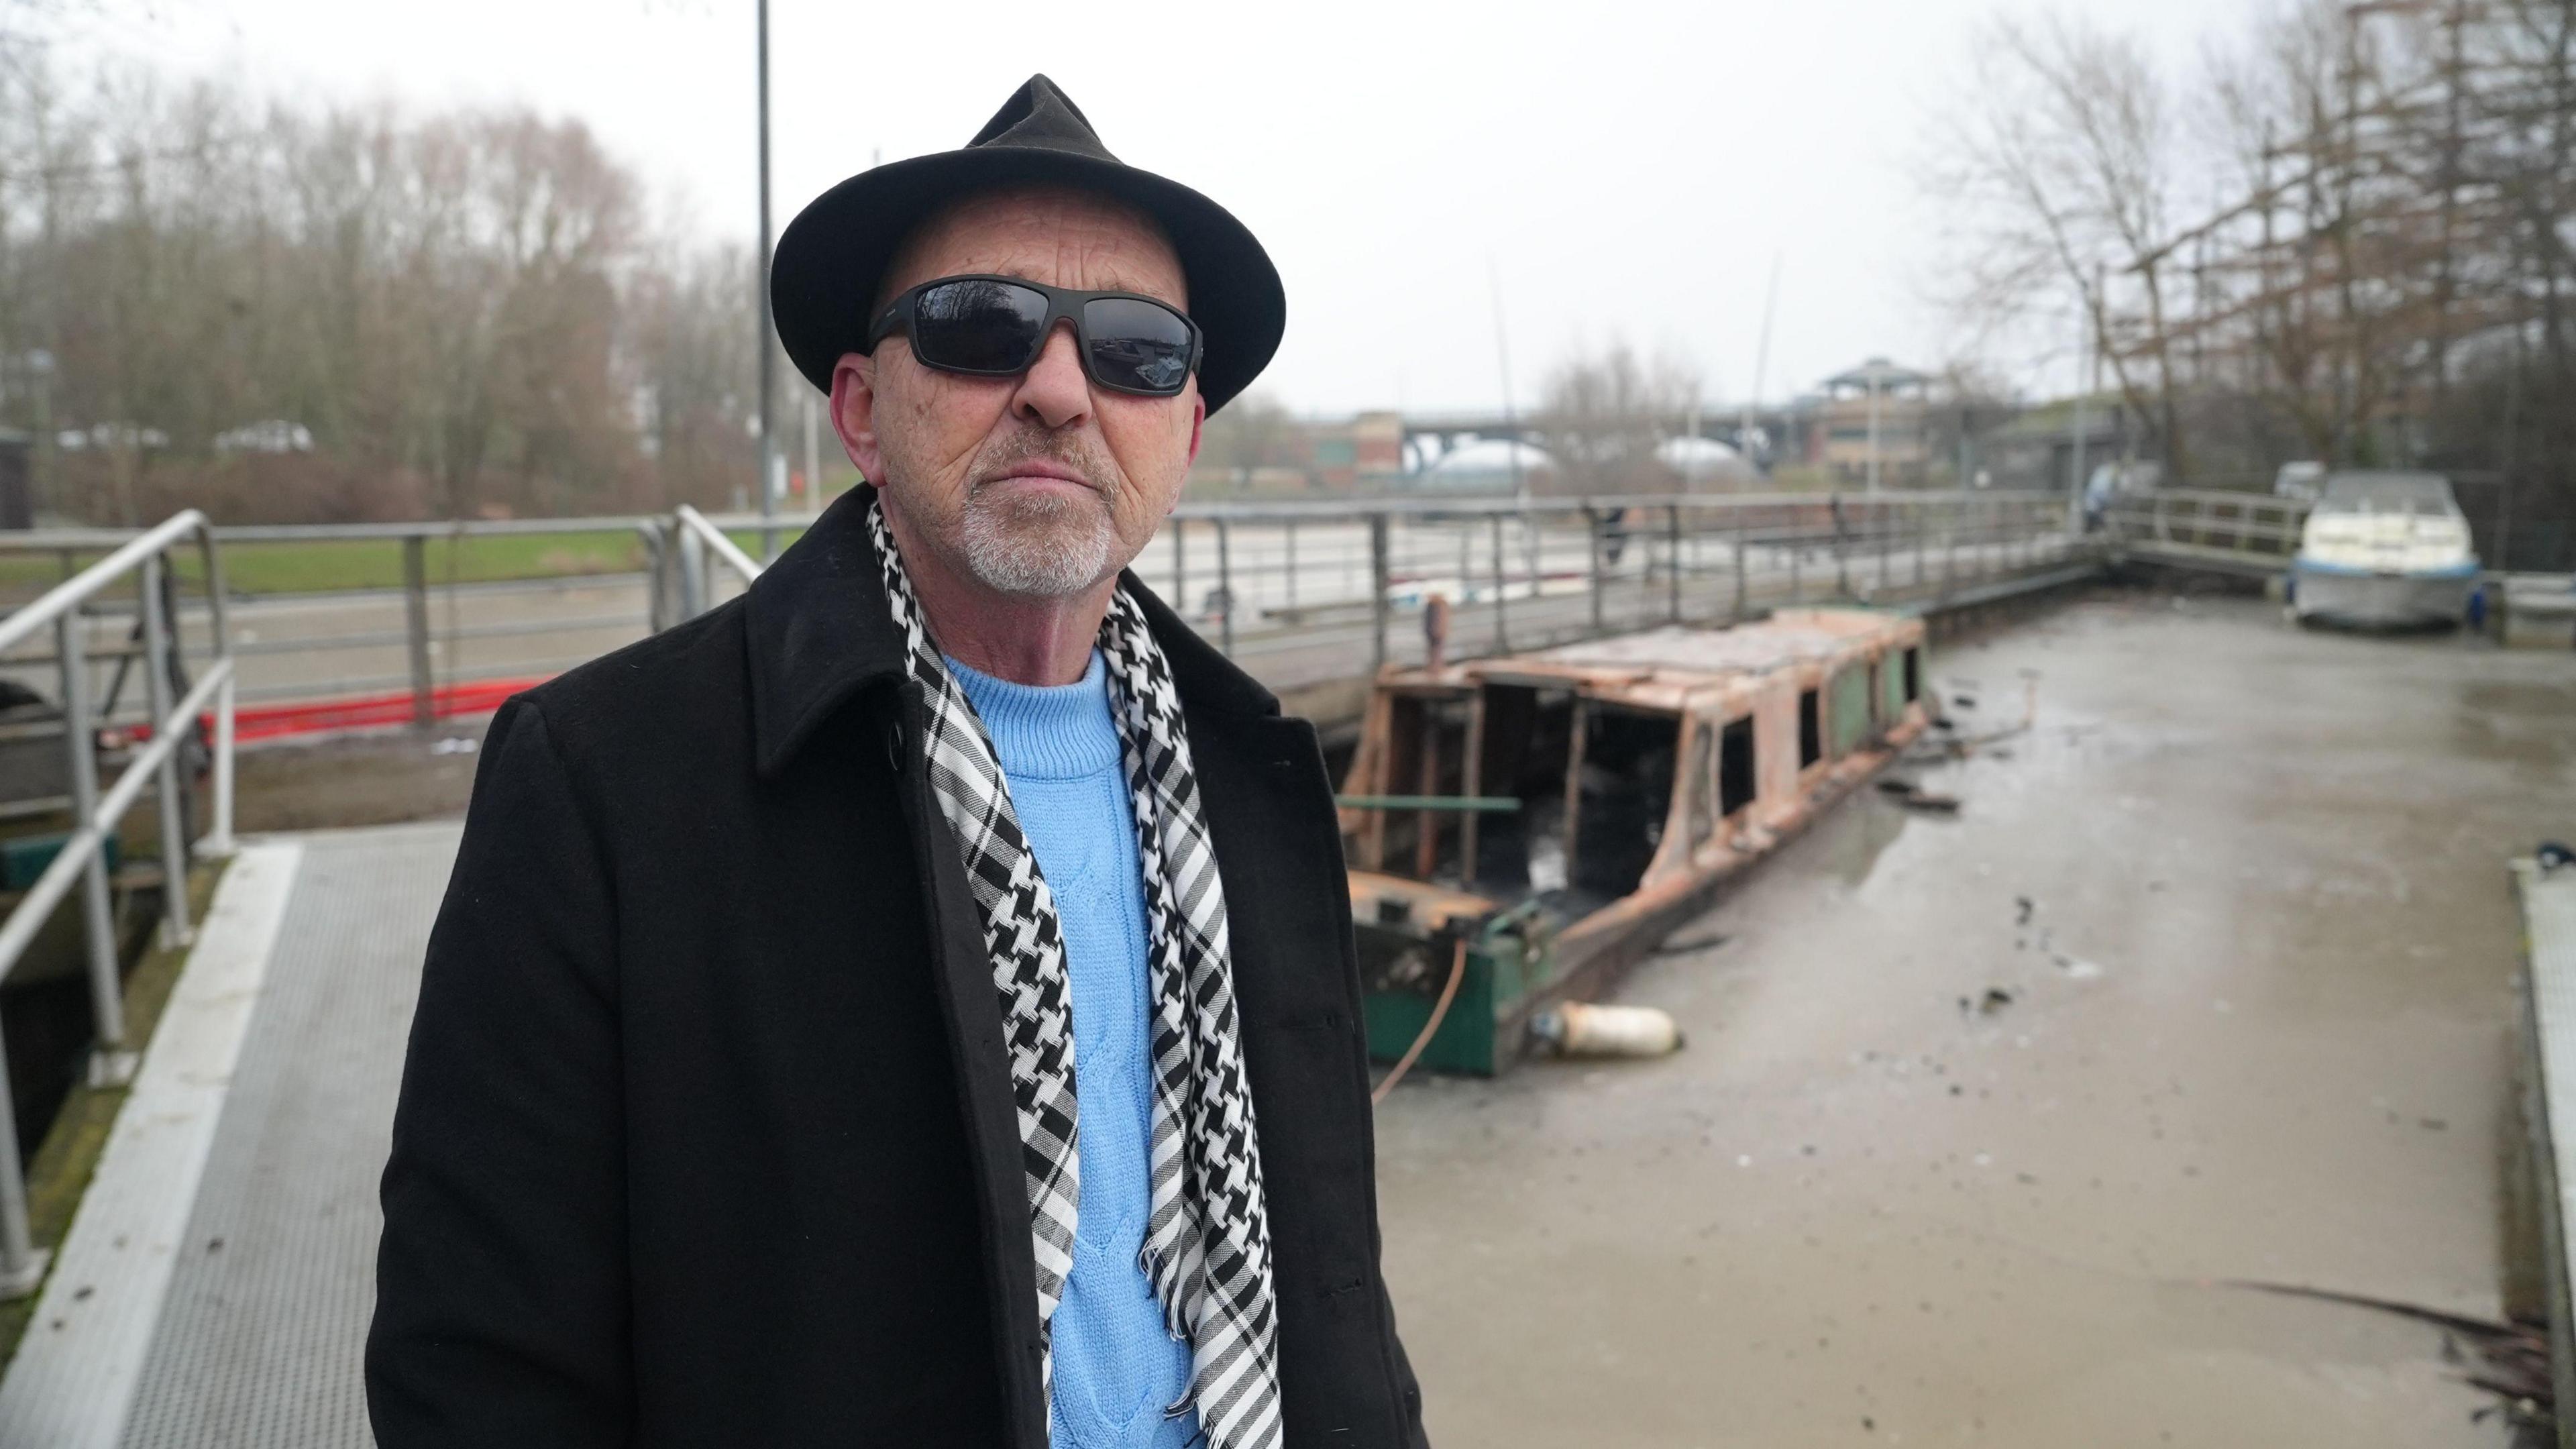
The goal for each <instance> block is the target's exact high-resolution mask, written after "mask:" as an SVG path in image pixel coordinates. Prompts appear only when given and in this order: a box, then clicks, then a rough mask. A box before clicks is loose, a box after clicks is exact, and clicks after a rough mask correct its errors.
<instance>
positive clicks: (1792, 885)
mask: <svg viewBox="0 0 2576 1449" xmlns="http://www.w3.org/2000/svg"><path fill="white" fill-rule="evenodd" d="M2025 671H2031V672H2035V673H2036V675H2037V677H2038V702H2039V703H2038V711H2037V723H2036V726H2035V728H2033V729H2032V730H2031V731H2029V732H2028V733H2026V734H2023V735H2021V736H2018V737H2016V738H2013V739H2010V740H2007V741H2004V742H2002V743H2000V744H1999V745H1997V746H1995V747H1993V748H1991V749H1989V750H1987V751H1984V752H1981V753H1979V754H1977V755H1975V756H1974V757H1972V758H1970V759H1969V760H1967V761H1965V762H1958V763H1950V764H1944V765H1939V766H1936V767H1930V768H1921V769H1916V770H1912V771H1909V772H1908V773H1911V774H1913V775H1915V776H1916V777H1918V778H1920V779H1921V780H1922V781H1923V783H1924V784H1925V786H1926V787H1927V788H1930V789H1933V790H1937V791H1941V792H1945V793H1950V794H1955V795H1957V796H1959V797H1961V798H1962V799H1963V801H1964V802H1965V803H1964V808H1963V810H1962V811H1961V813H1960V814H1958V815H1957V816H1956V817H1937V816H1929V815H1921V814H1911V813H1908V812H1906V811H1905V810H1903V809H1902V808H1900V807H1899V806H1897V805H1896V804H1894V803H1893V802H1892V801H1890V800H1888V799H1886V798H1884V797H1881V796H1879V795H1878V794H1876V793H1875V792H1872V793H1871V794H1869V795H1867V796H1865V797H1863V798H1859V799H1855V800H1854V801H1852V802H1850V803H1849V804H1848V805H1846V806H1844V807H1842V808H1839V809H1837V810H1836V811H1834V812H1832V814H1831V815H1830V816H1829V817H1828V818H1827V819H1826V820H1824V821H1823V822H1821V823H1820V825H1819V826H1818V828H1816V829H1815V830H1814V831H1812V832H1811V833H1810V834H1808V835H1806V836H1805V837H1803V838H1801V839H1799V840H1797V841H1795V842H1792V843H1791V844H1790V845H1789V846H1787V847H1786V848H1784V849H1783V850H1782V851H1781V852H1780V854H1779V855H1778V856H1777V857H1775V858H1773V859H1772V860H1770V861H1768V862H1766V863H1764V864H1763V865H1761V866H1760V867H1758V868H1757V869H1756V871H1755V872H1754V873H1753V874H1751V875H1750V876H1749V877H1747V878H1746V879H1745V880H1744V881H1742V882H1741V883H1739V884H1738V885H1737V886H1736V887H1735V888H1734V889H1733V890H1731V891H1730V892H1729V893H1728V895H1727V896H1726V898H1724V899H1723V900H1722V901H1721V902H1720V904H1719V905H1718V906H1717V908H1716V909H1715V910H1714V911H1712V912H1711V913H1710V914H1709V915H1708V916H1707V917H1706V918H1704V919H1703V920H1701V921H1699V922H1697V923H1696V924H1694V925H1691V926H1687V927H1684V928H1683V929H1682V930H1681V931H1679V932H1677V933H1676V935H1675V936H1674V938H1673V945H1674V947H1675V948H1678V949H1673V950H1670V951H1669V952H1668V954H1666V955H1664V956H1662V957H1659V958H1657V959H1656V960H1654V961H1651V962H1649V963H1648V964H1646V965H1645V966H1643V967H1641V968H1640V969H1639V970H1638V971H1637V972H1636V974H1634V975H1633V976H1632V977H1631V978H1630V979H1629V981H1628V983H1627V985H1626V986H1625V988H1624V989H1623V990H1622V991H1621V992H1620V993H1619V996H1618V998H1617V999H1620V1000H1623V1001H1629V1002H1638V1003H1645V1004H1650V1005H1654V1006H1659V1007H1663V1008H1665V1009H1667V1010H1669V1011H1671V1012H1672V1013H1673V1014H1674V1015H1675V1016H1676V1017H1677V1018H1678V1019H1679V1021H1680V1023H1681V1025H1682V1027H1683V1028H1684V1030H1685V1031H1686V1032H1687V1033H1688V1035H1689V1045H1688V1048H1687V1049H1686V1050H1685V1051H1683V1052H1682V1053H1680V1054H1679V1055H1677V1056H1674V1057H1670V1058H1665V1059H1662V1060H1658V1061H1650V1062H1612V1063H1549V1064H1543V1065H1539V1066H1535V1067H1531V1068H1526V1069H1523V1070H1522V1071H1520V1072H1519V1073H1518V1074H1517V1075H1514V1076H1511V1077H1508V1078H1505V1079H1502V1080H1500V1081H1494V1082H1481V1081H1463V1080H1425V1081H1420V1082H1415V1083H1408V1084H1406V1085H1405V1086H1404V1087H1402V1088H1401V1089H1400V1090H1399V1091H1398V1092H1397V1093H1396V1094H1395V1096H1394V1097H1393V1098H1392V1099H1391V1100H1390V1101H1389V1102H1388V1103H1387V1104H1386V1105H1385V1106H1384V1107H1382V1108H1381V1109H1380V1111H1379V1115H1378V1155H1379V1170H1380V1189H1379V1190H1380V1199H1381V1204H1382V1211H1383V1216H1384V1231H1385V1240H1386V1263H1387V1273H1388V1277H1389V1280H1390V1283H1391V1286H1392V1288H1393V1290H1394V1293H1395V1298H1396V1304H1397V1308H1398V1311H1399V1314H1400V1317H1401V1325H1402V1329H1403V1334H1404V1338H1405V1342H1406V1344H1407V1346H1408V1349H1409V1350H1410V1352H1411V1355H1412V1358H1413V1361H1414V1364H1415V1367H1416V1369H1417V1370H1418V1371H1419V1373H1420V1375H1421V1378H1422V1381H1423V1387H1424V1394H1425V1399H1426V1404H1427V1414H1428V1420H1429V1426H1430V1429H1431V1432H1432V1438H1433V1440H1434V1442H1436V1443H1441V1444H1469V1445H1476V1446H1480V1449H1485V1446H1491V1449H1504V1446H1515V1445H1530V1446H1539V1445H1547V1446H1558V1445H1566V1444H1619V1445H1634V1446H1664V1445H1671V1446H1682V1445H1734V1444H1745V1445H1764V1446H1795V1445H1846V1444H1848V1445H1860V1444H1899V1443H1911V1444H1940V1445H1948V1444H1981V1445H1999V1446H2031V1449H2039V1446H2049V1449H2058V1446H2065V1445H2077V1444H2080V1445H2087V1446H2105V1449H2109V1446H2125V1445H2141V1446H2162V1445H2176V1444H2179V1445H2227V1446H2234V1445H2253V1444H2261V1445H2267V1446H2275V1445H2277V1446H2295V1445H2319V1446H2328V1445H2331V1446H2337V1449H2346V1446H2369V1445H2390V1446H2396V1445H2405V1446H2411V1449H2420V1446H2440V1445H2504V1444H2510V1443H2512V1442H2514V1438H2513V1434H2514V1431H2513V1430H2512V1429H2511V1428H2510V1426H2508V1425H2507V1424H2506V1422H2505V1419H2504V1416H2503V1415H2502V1414H2501V1413H2499V1412H2498V1406H2497V1400H2496V1398H2495V1396H2494V1395H2491V1394H2489V1393H2486V1392H2483V1391H2481V1390H2479V1389H2476V1388H2474V1387H2472V1386H2470V1385H2468V1384H2467V1383H2465V1382H2464V1381H2463V1378H2462V1375H2463V1374H2464V1373H2465V1372H2468V1371H2469V1370H2470V1369H2471V1368H2473V1367H2474V1364H2473V1363H2455V1362H2450V1361H2446V1357H2445V1351H2446V1344H2445V1335H2444V1334H2443V1332H2442V1331H2441V1330H2439V1329H2437V1328H2434V1327H2431V1326H2427V1325H2425V1324H2423V1323H2420V1322H2417V1321H2413V1320H2410V1319H2406V1318H2402V1317H2397V1316H2393V1315H2388V1314H2383V1313H2378V1312H2374V1311H2371V1310H2367V1309H2362V1308H2356V1307H2350V1306H2344V1305H2340V1304H2334V1303H2326V1302H2319V1301H2312V1300H2308V1299H2302V1298H2293V1297H2283V1296H2277V1295H2273V1294H2267V1293H2263V1292H2259V1291H2254V1290H2251V1289H2248V1288H2244V1287H2239V1286H2233V1285H2232V1282H2231V1280H2260V1281H2265V1282H2274V1283H2284V1284H2293V1285H2301V1286H2306V1287H2312V1288H2322V1289H2328V1290H2336V1291H2343V1292H2352V1293H2361V1294H2368V1295H2374V1296H2378V1297H2384V1298H2389V1299H2396V1300H2403V1301H2406V1302H2411V1303H2416V1304H2421V1305H2425V1306H2427V1307H2432V1308H2436V1309H2442V1310H2447V1311H2452V1312H2458V1313H2464V1314H2469V1315H2474V1316H2478V1317H2482V1318H2498V1317H2502V1316H2503V1315H2504V1313H2505V1311H2506V1299H2507V1288H2506V1284H2507V1281H2508V1277H2509V1275H2510V1274H2512V1273H2515V1272H2517V1271H2520V1272H2528V1271H2529V1269H2530V1265H2529V1264H2527V1263H2521V1262H2519V1261H2518V1256H2519V1249H2518V1248H2517V1247H2516V1246H2515V1238H2516V1235H2515V1234H2514V1233H2512V1232H2511V1231H2510V1230H2509V1228H2508V1225H2507V1221H2506V1219H2507V1216H2508V1205H2509V1200H2510V1193H2509V1191H2508V1187H2507V1176H2508V1172H2509V1168H2508V1165H2507V1164H2508V1159H2509V1156H2510V1153H2511V1151H2512V1149H2513V1146H2514V1144H2515V1143H2516V1142H2517V1141H2518V1134H2519V1132H2520V1130H2521V1129H2520V1125H2519V1121H2518V1117H2517V1115H2516V1111H2515V1107H2514V1099H2513V1091H2514V1086H2513V1081H2512V1076H2513V1064H2514V1059H2515V1042H2516V1037H2515V1035H2514V1033H2515V1030H2516V1028H2515V992H2514V985H2513V983H2514V979H2515V973H2516V971H2517V969H2518V967H2519V963H2520V953H2521V948H2520V941H2519V924H2518V916H2517V914H2516V908H2515V905H2514V898H2513V892H2512V884H2511V879H2510V877H2509V875H2508V872H2507V869H2506V864H2505V863H2506V861H2507V859H2508V858H2509V857H2511V856H2513V855H2517V854H2527V853H2528V852H2529V851H2530V850H2531V849H2532V847H2533V846H2534V844H2535V843H2536V842H2537V841H2539V840H2540V839H2543V838H2560V839H2564V838H2566V837H2567V836H2568V835H2569V834H2570V833H2576V661H2571V659H2570V658H2569V656H2566V655H2563V654H2536V653H2513V652H2506V651H2501V650H2497V649H2495V648H2493V647H2490V646H2488V645H2486V644H2484V643H2482V642H2480V641H2477V640H2473V639H2462V638H2457V637H2450V636H2435V637H2412V638H2381V637H2367V636H2355V635H2344V634H2331V633H2309V632H2302V631H2299V630H2297V629H2294V628H2292V627H2290V626H2288V625H2286V624H2285V623H2284V622H2282V620H2281V618H2280V615H2279V612H2278V611H2277V610H2276V609H2274V608H2271V607H2267V606H2265V605H2262V604H2260V603H2258V602H2255V601H2252V600H2245V599H2180V600H2178V599H2174V598H2171V597H2166V596H2157V595H2146V594H2120V593H2110V592H2105V593H2103V594H2099V595H2096V596H2095V597H2093V598H2091V599H2089V600H2087V601H2085V602H2082V603H2079V604H2076V605H2074V606H2072V607H2069V608H2066V609H2062V610H2059V611H2057V612H2055V613H2052V614H2050V615H2047V616H2045V617H2043V618H2041V619H2039V620H2038V621H2036V622H2033V623H2029V624H2026V625H2023V626H2020V627H2017V628H2015V629H2012V630H2010V631H2008V632H2005V633H2002V634H1999V635H1997V636H1995V637H1993V638H1992V639H1991V641H1990V642H1987V643H1983V644H1966V645H1958V646H1953V647H1951V648H1950V649H1948V650H1947V651H1938V650H1936V654H1935V658H1934V661H1933V676H1934V678H1935V680H1936V681H1938V682H1940V683H1941V685H1942V693H1943V696H1944V698H1945V700H1946V701H1948V711H1949V713H1950V715H1951V717H1952V718H1953V720H1954V721H1956V722H1957V724H1958V727H1959V731H1960V732H1961V733H1964V734H1977V733H1980V732H1984V731H1989V730H1995V729H2000V728H2002V727H2004V726H2007V725H2010V724H2013V723H2015V722H2017V721H2019V720H2020V719H2021V718H2022V717H2023V708H2024V707H2023V699H2024V694H2023V691H2024V681H2025V677H2026V676H2025ZM1961 700H1970V701H1973V704H1965V703H1961V702H1960V701H1961ZM2453 1347H2456V1345H2453ZM2471 1357H2472V1359H2473V1358H2474V1355H2473V1354H2472V1355H2471Z"/></svg>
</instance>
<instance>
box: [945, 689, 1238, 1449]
mask: <svg viewBox="0 0 2576 1449" xmlns="http://www.w3.org/2000/svg"><path fill="white" fill-rule="evenodd" d="M948 668H949V670H950V671H951V672H952V673H954V674H955V675H956V677H957V683H958V686H959V687H960V688H962V689H964V690H965V691H966V697H967V698H968V699H970V700H972V701H974V704H975V712H976V713H977V714H979V715H982V716H983V718H984V729H985V732H986V733H987V734H989V735H991V736H992V739H993V753H994V754H995V756H997V757H998V758H999V759H1000V761H1001V765H1002V774H1003V777H1004V778H1005V779H1006V780H1008V781H1009V782H1010V787H1011V806H1012V808H1013V809H1014V810H1016V811H1017V812H1018V813H1019V817H1020V829H1021V831H1022V832H1023V833H1024V834H1026V835H1027V836H1028V838H1029V845H1030V848H1032V849H1033V850H1035V851H1036V852H1037V858H1038V869H1039V870H1040V871H1042V872H1044V873H1045V875H1046V882H1047V888H1048V889H1049V890H1051V891H1052V892H1054V894H1055V908H1056V914H1057V915H1058V916H1059V917H1061V918H1062V920H1063V922H1064V954H1065V965H1066V969H1067V971H1068V972H1069V973H1070V974H1071V977H1072V984H1073V1056H1074V1090H1075V1093H1076V1096H1077V1097H1078V1099H1079V1101H1080V1108H1081V1113H1082V1120H1081V1136H1080V1139H1079V1143H1078V1145H1079V1148H1080V1155H1081V1160H1082V1203H1081V1212H1080V1216H1079V1218H1078V1220H1077V1226H1076V1228H1075V1232H1074V1241H1073V1274H1072V1276H1071V1278H1069V1279H1068V1280H1067V1281H1066V1284H1065V1292H1064V1301H1063V1302H1062V1303H1061V1304H1059V1305H1058V1306H1057V1308H1056V1311H1055V1333H1054V1343H1055V1401H1054V1403H1053V1405H1052V1406H1051V1409H1052V1412H1051V1413H1050V1414H1049V1416H1048V1417H1049V1419H1050V1421H1051V1422H1050V1424H1049V1429H1050V1438H1051V1439H1052V1441H1053V1443H1054V1444H1055V1445H1056V1449H1184V1446H1187V1445H1190V1444H1192V1443H1194V1442H1196V1441H1197V1436H1198V1415H1197V1414H1196V1413H1195V1412H1192V1413H1185V1414H1183V1415H1182V1416H1180V1417H1179V1418H1176V1419H1168V1420H1167V1419H1165V1418H1164V1417H1163V1409H1164V1406H1165V1405H1167V1404H1170V1403H1172V1402H1173V1401H1175V1400H1177V1399H1179V1398H1180V1397H1181V1396H1182V1395H1183V1394H1184V1393H1185V1392H1186V1391H1187V1390H1188V1387H1189V1379H1190V1347H1189V1345H1188V1344H1187V1343H1185V1342H1182V1343H1176V1342H1174V1341H1173V1340H1172V1339H1171V1337H1170V1336H1169V1335H1167V1334H1166V1333H1164V1331H1163V1310H1162V1308H1161V1306H1160V1305H1158V1304H1157V1303H1156V1302H1155V1301H1154V1293H1153V1288H1152V1286H1151V1285H1150V1284H1149V1283H1148V1282H1147V1281H1146V1278H1145V1274H1144V1270H1143V1269H1142V1268H1141V1267H1139V1266H1138V1263H1137V1255H1138V1253H1139V1252H1140V1251H1141V1250H1142V1248H1143V1247H1144V1243H1145V1224H1146V1220H1147V1218H1148V1217H1149V1216H1150V1215H1151V1214H1152V1210H1153V1178H1152V1156H1151V1150H1150V1149H1151V1146H1152V1141H1153V1074H1152V1067H1151V1065H1150V1055H1151V1048H1150V1041H1151V1036H1150V1034H1149V1032H1148V1030H1147V1018H1148V1015H1149V1013H1150V1010H1151V1007H1150V1002H1151V1000H1152V998H1151V995H1150V993H1149V992H1148V990H1147V987H1146V979H1145V934H1146V933H1145V888H1144V864H1143V862H1142V860H1141V859H1140V858H1139V856H1138V855H1137V851H1136V824H1135V814H1134V807H1133V806H1132V805H1130V804H1129V802H1128V798H1127V783H1126V773H1125V763H1124V761H1123V760H1122V759H1121V757H1120V754H1119V746H1118V726H1117V722H1116V721H1115V720H1114V719H1112V718H1111V716H1110V712H1109V685H1108V677H1107V674H1106V671H1105V668H1104V665H1103V663H1102V661H1101V657H1100V654H1099V652H1098V651H1097V650H1095V651H1093V653H1092V656H1091V666H1090V668H1089V669H1088V670H1086V671H1085V672H1084V674H1083V676H1082V680H1081V682H1080V683H1078V684H1067V685H1061V686H1055V687H1041V686H1036V685H1026V684H1012V683H1010V682H1008V681H1006V680H1000V679H995V678H993V677H992V676H990V675H986V674H979V673H977V672H976V671H974V670H972V669H969V668H967V667H966V666H964V665H962V664H959V663H958V662H957V661H956V660H954V659H951V660H949V661H948Z"/></svg>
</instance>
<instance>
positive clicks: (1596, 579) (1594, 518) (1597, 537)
mask: <svg viewBox="0 0 2576 1449" xmlns="http://www.w3.org/2000/svg"><path fill="white" fill-rule="evenodd" d="M1583 534H1584V537H1585V538H1586V539H1588V540H1589V541H1590V543H1591V545H1592V557H1591V560H1590V562H1589V563H1588V565H1587V566H1586V569H1585V572H1586V574H1587V575H1588V576H1589V577H1590V579H1591V594H1592V632H1593V633H1595V634H1600V633H1604V632H1606V631H1607V626H1606V625H1604V624H1603V623H1602V621H1601V606H1602V600H1601V585H1602V578H1601V514H1600V511H1599V510H1597V509H1595V508H1594V507H1593V506H1592V505H1591V504H1589V503H1587V504H1585V505H1583Z"/></svg>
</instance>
